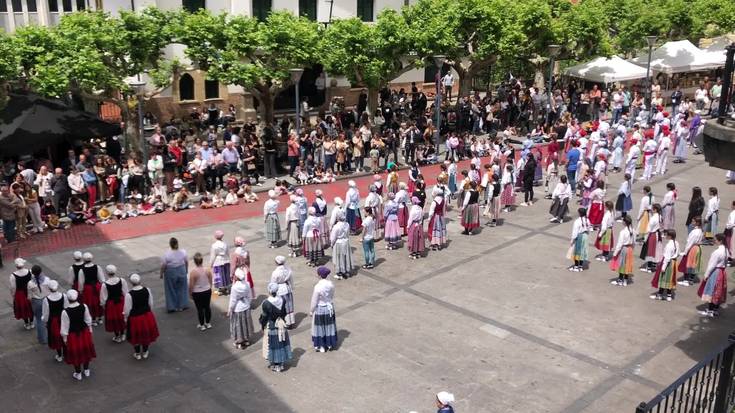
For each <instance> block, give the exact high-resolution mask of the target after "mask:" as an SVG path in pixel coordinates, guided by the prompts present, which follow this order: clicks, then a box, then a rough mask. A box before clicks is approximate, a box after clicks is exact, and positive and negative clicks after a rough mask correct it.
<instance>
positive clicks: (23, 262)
mask: <svg viewBox="0 0 735 413" xmlns="http://www.w3.org/2000/svg"><path fill="white" fill-rule="evenodd" d="M14 262H15V266H16V267H17V268H23V267H24V266H25V265H26V260H24V259H23V258H16V259H15V261H14Z"/></svg>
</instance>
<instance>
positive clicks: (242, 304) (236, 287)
mask: <svg viewBox="0 0 735 413" xmlns="http://www.w3.org/2000/svg"><path fill="white" fill-rule="evenodd" d="M237 271H241V272H242V271H243V270H242V268H238V269H237ZM251 298H252V294H251V292H250V284H248V283H247V282H245V281H240V280H237V281H235V283H234V284H232V288H231V289H230V305H229V307H228V311H229V312H230V313H233V312H234V313H240V312H243V311H247V310H249V309H250V301H251Z"/></svg>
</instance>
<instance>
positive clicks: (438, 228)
mask: <svg viewBox="0 0 735 413" xmlns="http://www.w3.org/2000/svg"><path fill="white" fill-rule="evenodd" d="M432 196H433V197H434V199H433V200H432V201H431V205H430V206H429V228H428V233H427V236H428V237H429V242H430V243H431V250H432V251H436V250H437V249H439V250H441V249H442V248H444V245H445V244H446V242H447V224H446V221H445V220H444V212H445V211H446V203H447V199H446V198H445V197H444V195H443V194H442V193H441V190H440V189H439V188H436V187H435V188H434V190H433V191H432Z"/></svg>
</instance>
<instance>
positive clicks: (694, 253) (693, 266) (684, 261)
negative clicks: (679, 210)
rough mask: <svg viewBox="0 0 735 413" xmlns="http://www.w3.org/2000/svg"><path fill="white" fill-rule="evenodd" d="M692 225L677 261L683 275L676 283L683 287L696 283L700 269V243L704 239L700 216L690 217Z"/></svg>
mask: <svg viewBox="0 0 735 413" xmlns="http://www.w3.org/2000/svg"><path fill="white" fill-rule="evenodd" d="M692 227H693V228H692V230H691V231H689V235H688V236H687V245H686V246H685V247H684V252H682V258H681V262H680V263H679V272H680V273H682V274H684V276H683V277H682V279H681V280H680V281H679V282H677V284H679V285H683V286H685V287H688V286H690V285H694V284H696V283H697V274H699V272H700V270H701V269H702V268H701V265H702V247H701V244H702V241H703V240H704V234H703V232H702V218H700V217H694V218H692Z"/></svg>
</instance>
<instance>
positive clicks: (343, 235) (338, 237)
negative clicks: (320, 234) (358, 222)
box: [329, 221, 350, 245]
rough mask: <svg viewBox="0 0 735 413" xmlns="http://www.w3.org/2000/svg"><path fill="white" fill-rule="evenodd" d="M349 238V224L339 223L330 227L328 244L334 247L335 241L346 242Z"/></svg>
mask: <svg viewBox="0 0 735 413" xmlns="http://www.w3.org/2000/svg"><path fill="white" fill-rule="evenodd" d="M349 237H350V224H348V223H347V222H345V221H340V222H338V223H336V224H334V226H333V227H332V231H331V232H330V233H329V242H330V243H331V244H332V245H334V244H335V243H336V242H337V241H348V240H349Z"/></svg>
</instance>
